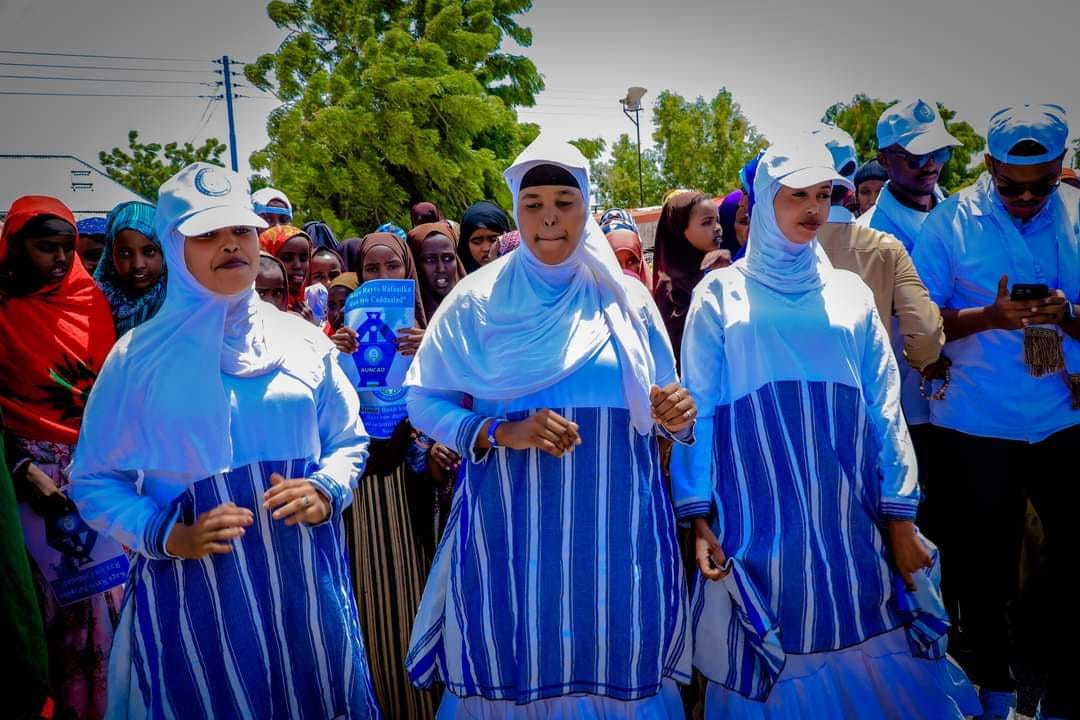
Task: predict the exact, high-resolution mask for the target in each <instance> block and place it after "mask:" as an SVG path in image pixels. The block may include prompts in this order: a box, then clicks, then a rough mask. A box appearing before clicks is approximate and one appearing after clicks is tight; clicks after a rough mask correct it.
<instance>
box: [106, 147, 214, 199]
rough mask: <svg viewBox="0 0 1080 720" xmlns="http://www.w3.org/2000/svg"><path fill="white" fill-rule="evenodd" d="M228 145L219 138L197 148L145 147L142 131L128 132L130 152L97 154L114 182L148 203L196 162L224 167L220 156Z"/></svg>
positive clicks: (116, 149) (120, 151) (119, 151)
mask: <svg viewBox="0 0 1080 720" xmlns="http://www.w3.org/2000/svg"><path fill="white" fill-rule="evenodd" d="M223 152H225V143H223V142H221V141H220V140H218V139H217V138H207V140H206V142H204V143H203V144H202V145H200V146H198V147H196V146H195V145H192V144H191V143H184V144H183V145H181V144H180V143H175V142H171V143H167V144H166V145H162V144H161V143H142V142H139V131H138V130H131V131H129V132H128V149H127V151H126V152H125V151H124V150H121V149H120V148H113V149H112V151H111V152H104V151H102V152H100V153H98V161H99V162H100V163H101V165H102V167H104V168H105V172H106V173H107V174H108V176H109V177H111V178H112V179H113V180H116V181H117V182H118V183H120V184H121V185H123V186H124V187H126V188H128V189H129V190H131V191H132V192H133V193H135V194H136V195H141V196H142V197H144V198H147V199H149V200H154V199H156V198H157V193H158V188H159V187H161V184H162V183H164V182H165V181H166V180H168V179H169V178H171V177H172V176H173V175H175V174H176V173H177V172H179V171H180V170H182V169H183V168H184V167H186V166H188V165H190V164H191V163H193V162H208V163H213V164H214V165H222V166H224V165H225V163H223V162H222V161H221V154H222V153H223Z"/></svg>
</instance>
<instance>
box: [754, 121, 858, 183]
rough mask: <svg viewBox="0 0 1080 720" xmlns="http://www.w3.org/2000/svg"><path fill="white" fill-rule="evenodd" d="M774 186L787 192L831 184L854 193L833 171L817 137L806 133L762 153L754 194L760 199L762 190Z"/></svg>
mask: <svg viewBox="0 0 1080 720" xmlns="http://www.w3.org/2000/svg"><path fill="white" fill-rule="evenodd" d="M774 182H779V183H780V184H781V185H783V186H784V187H789V188H808V187H814V186H815V185H820V184H821V183H824V182H832V183H833V184H834V185H835V184H839V185H843V186H844V187H846V188H847V189H848V190H854V189H855V186H854V185H853V184H852V183H851V180H849V179H847V178H846V177H844V176H843V175H841V174H840V173H838V172H837V171H836V167H835V166H834V165H833V157H832V154H831V153H830V152H829V151H828V150H827V149H826V148H825V144H824V143H822V142H821V138H820V136H819V135H815V134H810V133H808V134H807V135H805V136H804V137H801V138H799V139H798V140H796V141H795V142H793V143H790V144H783V145H773V146H772V147H770V148H769V149H768V150H766V151H765V155H764V156H762V158H761V162H759V163H758V167H757V174H756V175H755V176H754V194H755V195H757V196H758V197H764V196H765V191H766V189H767V188H768V187H769V186H770V185H772V184H773V183H774Z"/></svg>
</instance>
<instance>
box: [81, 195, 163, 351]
mask: <svg viewBox="0 0 1080 720" xmlns="http://www.w3.org/2000/svg"><path fill="white" fill-rule="evenodd" d="M154 212H155V208H154V206H153V205H150V204H149V203H144V202H140V201H137V200H136V201H132V202H126V203H121V204H120V205H117V206H116V207H114V208H113V211H112V212H111V213H109V217H108V219H107V220H106V221H105V249H104V250H103V251H102V254H101V262H99V263H98V266H97V270H95V271H94V282H96V283H97V285H98V287H99V288H101V292H102V293H104V295H105V298H106V299H107V300H108V301H109V306H110V307H111V308H112V314H113V322H114V323H116V337H120V336H122V335H123V334H124V333H126V332H127V331H128V330H131V329H132V328H135V327H138V326H139V325H141V324H142V323H144V322H146V321H147V320H149V319H150V318H152V317H154V315H156V314H157V311H158V310H159V309H161V305H162V303H164V302H165V288H166V282H165V280H166V277H167V274H168V268H162V271H161V277H159V278H158V280H157V282H156V283H154V285H153V286H152V287H150V288H149V289H148V290H146V292H144V293H142V294H141V295H139V296H138V297H131V296H130V295H128V293H127V292H126V291H125V290H124V289H123V288H121V287H120V285H119V283H120V276H119V275H118V274H117V272H116V265H115V264H114V263H113V258H112V253H113V246H114V245H115V244H116V236H117V235H118V234H120V231H121V230H136V231H138V232H140V233H142V234H143V235H145V236H146V237H147V239H149V240H150V242H152V243H154V246H155V247H157V249H158V252H161V243H159V242H158V240H157V237H156V236H155V234H154ZM162 262H164V259H163V260H162Z"/></svg>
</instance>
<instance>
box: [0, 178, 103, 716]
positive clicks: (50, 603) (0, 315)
mask: <svg viewBox="0 0 1080 720" xmlns="http://www.w3.org/2000/svg"><path fill="white" fill-rule="evenodd" d="M77 243H78V233H77V231H76V229H75V218H74V217H73V216H72V214H71V211H70V210H68V208H67V207H65V206H64V204H63V203H61V202H60V201H59V200H57V199H55V198H51V197H44V196H27V197H22V198H19V199H18V200H16V201H15V203H14V204H13V205H12V206H11V210H10V212H9V213H8V216H7V218H6V220H5V222H4V228H3V232H2V234H0V347H2V348H3V352H0V411H2V413H3V427H4V433H5V445H6V447H7V457H6V458H5V461H6V462H7V463H8V467H9V468H10V470H11V474H12V476H13V478H14V480H15V488H16V494H17V496H18V498H19V500H20V501H21V502H22V503H23V504H24V506H25V507H27V508H29V510H28V511H29V512H32V513H36V514H37V515H42V516H44V517H47V518H54V519H59V520H60V524H63V523H78V522H79V519H78V515H77V514H76V513H75V511H74V506H73V505H72V504H71V503H70V501H68V499H67V497H66V495H65V493H64V488H65V486H66V485H67V484H68V477H67V469H68V467H69V466H70V465H71V453H72V450H73V449H74V446H75V443H76V441H77V440H78V437H79V429H80V427H81V425H82V416H83V409H84V408H85V406H86V398H87V396H88V395H89V393H90V388H91V387H92V386H93V384H94V380H95V379H96V378H97V374H98V371H99V370H100V369H101V366H102V364H103V363H104V362H105V356H106V355H108V353H109V350H110V349H111V348H112V345H113V343H114V342H115V341H116V334H115V329H114V325H113V320H112V311H111V310H110V308H109V302H108V301H107V300H106V299H105V296H104V295H103V294H102V293H101V291H100V290H98V288H97V285H95V284H94V281H93V279H92V278H91V277H90V275H89V274H87V272H86V270H85V269H84V268H83V266H82V263H80V262H75V247H76V245H77ZM32 570H33V576H34V582H35V584H36V585H37V587H38V593H39V597H40V599H41V604H42V614H43V616H44V622H45V632H46V637H47V641H48V646H49V647H48V649H49V672H50V676H51V680H52V684H53V697H55V698H56V708H55V716H56V717H63V718H78V719H82V718H98V717H101V716H102V715H103V714H104V712H105V675H106V669H107V666H108V657H109V650H110V648H111V645H112V636H113V629H114V627H115V624H116V620H117V612H118V609H119V607H120V601H121V596H122V593H121V590H120V588H119V587H115V588H113V589H112V590H109V591H107V592H104V593H100V594H98V595H95V596H93V597H91V598H89V599H86V600H81V601H78V602H75V603H72V604H69V605H64V606H61V605H60V604H59V603H58V601H57V599H56V596H55V594H54V593H53V591H52V589H51V585H50V583H48V582H47V580H46V578H45V575H44V574H43V568H40V567H39V566H38V565H37V564H36V563H32Z"/></svg>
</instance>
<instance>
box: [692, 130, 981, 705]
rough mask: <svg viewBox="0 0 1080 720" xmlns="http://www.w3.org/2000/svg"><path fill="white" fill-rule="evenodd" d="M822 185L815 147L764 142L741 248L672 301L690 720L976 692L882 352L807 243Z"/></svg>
mask: <svg viewBox="0 0 1080 720" xmlns="http://www.w3.org/2000/svg"><path fill="white" fill-rule="evenodd" d="M834 183H840V184H842V185H844V186H846V187H849V188H850V183H849V182H848V181H847V180H846V179H844V178H842V177H841V176H840V175H839V174H837V172H836V171H835V169H834V167H833V163H832V158H831V156H830V155H829V153H828V151H827V150H826V149H825V148H824V147H823V145H822V143H821V141H820V139H818V140H812V139H810V138H806V139H805V140H804V141H803V144H802V145H801V146H800V145H796V146H793V147H791V148H787V149H784V148H780V147H774V148H771V149H770V150H769V151H768V152H767V153H766V154H765V155H764V157H763V158H762V160H761V162H760V164H759V165H758V169H757V176H756V179H755V182H754V190H755V196H756V198H757V203H756V205H755V208H754V213H753V216H752V218H751V225H750V238H749V243H748V246H747V253H746V257H745V258H744V259H743V260H741V261H739V262H737V263H735V265H733V266H732V267H730V268H727V269H723V270H719V271H717V272H714V273H711V274H710V275H708V276H707V277H706V279H705V281H704V282H703V283H702V284H701V285H699V286H698V287H697V289H696V290H695V291H694V298H693V301H692V303H691V305H690V312H689V315H688V319H687V325H686V334H685V339H684V342H683V352H682V360H683V367H684V371H685V375H686V382H687V387H688V388H689V389H690V391H691V392H692V393H693V396H694V399H695V401H696V402H697V405H698V407H699V408H701V419H700V421H699V425H698V428H697V433H696V434H697V437H698V442H697V443H696V444H695V445H693V446H691V447H677V448H676V450H675V453H674V456H673V467H672V475H673V485H674V493H675V501H676V511H677V514H678V516H679V517H680V518H681V519H683V520H691V521H692V523H693V526H694V529H695V532H696V535H697V557H698V565H699V569H700V572H701V576H700V577H699V579H698V582H697V583H696V586H695V591H694V599H693V606H694V607H695V628H694V633H695V656H694V663H695V665H696V666H697V667H698V668H700V669H701V671H702V672H703V673H704V675H705V676H706V678H708V680H709V689H708V693H707V699H706V716H707V717H708V718H770V719H773V718H806V717H822V718H825V717H829V718H832V717H836V718H839V717H859V718H860V719H866V718H935V719H939V718H962V717H963V716H964V712H963V710H968V711H970V709H972V708H971V707H969V706H968V703H971V704H972V706H973V708H974V709H977V708H978V704H977V701H976V700H975V698H974V693H973V691H972V690H971V689H970V686H968V685H967V683H966V679H964V678H963V676H962V673H960V672H959V670H956V669H955V668H954V666H952V665H951V664H950V663H949V661H948V660H947V659H945V657H944V651H945V647H944V645H945V642H946V637H945V630H946V628H947V623H946V622H945V620H944V611H943V609H942V607H941V604H940V597H939V595H938V593H937V588H936V585H935V582H934V571H935V570H936V568H935V566H934V564H933V563H934V560H933V558H932V556H931V554H930V550H929V548H928V547H927V546H925V545H924V544H923V543H922V541H921V540H920V538H919V536H918V534H917V531H916V529H915V526H914V524H913V522H912V520H913V519H914V517H915V511H916V507H917V505H918V502H919V488H918V483H917V476H916V468H915V462H914V459H913V456H912V455H913V454H912V449H911V442H910V439H909V437H908V434H907V428H906V426H905V424H904V419H903V416H902V415H901V412H900V406H899V376H898V372H897V368H896V361H895V360H894V358H893V355H892V353H891V352H890V349H889V340H888V336H887V334H886V332H885V329H884V327H883V326H882V324H881V320H880V318H879V317H878V315H877V310H876V309H875V305H874V298H873V296H872V295H871V293H870V291H869V289H868V288H867V287H866V286H865V285H864V284H863V283H862V282H861V281H860V280H859V278H858V277H857V276H856V275H854V274H852V273H848V272H846V271H841V270H834V269H833V267H832V266H831V265H830V263H829V261H828V259H827V258H826V256H825V255H824V253H823V252H822V251H821V249H820V248H819V247H818V243H817V240H816V235H817V231H818V228H819V227H821V225H822V224H824V223H825V222H826V219H827V217H828V214H829V204H830V197H831V194H832V188H833V184H834ZM927 568H928V569H929V572H927V570H926V569H927ZM905 586H906V587H905ZM953 677H955V678H956V680H957V682H956V685H955V686H953V682H952V678H953ZM961 702H963V703H964V704H963V705H960V704H959V703H961Z"/></svg>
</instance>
